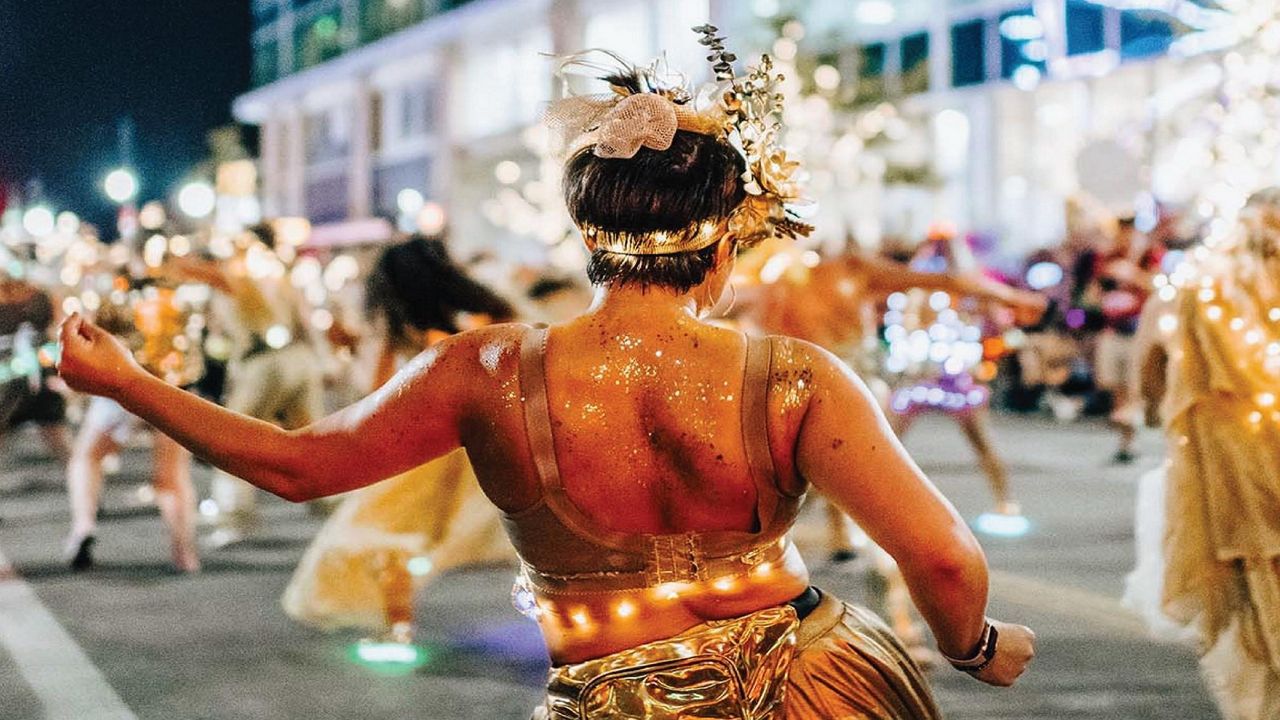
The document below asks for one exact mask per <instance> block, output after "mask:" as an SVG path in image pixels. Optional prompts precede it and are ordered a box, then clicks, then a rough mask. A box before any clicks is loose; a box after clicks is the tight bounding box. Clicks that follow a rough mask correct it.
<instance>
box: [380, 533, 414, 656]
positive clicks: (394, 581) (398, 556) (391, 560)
mask: <svg viewBox="0 0 1280 720" xmlns="http://www.w3.org/2000/svg"><path fill="white" fill-rule="evenodd" d="M377 572H378V585H379V587H381V588H382V602H383V612H384V613H385V618H386V623H387V628H388V635H387V639H388V640H390V641H391V642H398V643H408V642H412V641H413V576H412V575H410V574H409V557H408V555H407V554H406V553H405V552H404V551H402V550H386V551H384V552H382V553H380V557H379V558H378V562H377Z"/></svg>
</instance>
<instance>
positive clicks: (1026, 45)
mask: <svg viewBox="0 0 1280 720" xmlns="http://www.w3.org/2000/svg"><path fill="white" fill-rule="evenodd" d="M1037 28H1039V30H1038V31H1037ZM1047 56H1048V46H1047V45H1046V44H1045V40H1044V26H1043V25H1042V24H1041V23H1040V20H1039V18H1037V17H1036V14H1035V12H1034V11H1033V10H1032V9H1031V8H1030V7H1025V8H1019V9H1017V10H1012V11H1010V12H1007V13H1004V14H1003V15H1001V16H1000V77H1002V78H1004V79H1005V80H1009V79H1011V78H1012V77H1013V74H1014V73H1015V72H1017V71H1018V68H1021V67H1023V66H1027V65H1029V66H1031V67H1034V68H1035V69H1036V70H1037V71H1038V72H1040V73H1042V74H1043V73H1044V70H1045V67H1046V62H1047V60H1048V57H1047Z"/></svg>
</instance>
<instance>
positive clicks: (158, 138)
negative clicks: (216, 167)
mask: <svg viewBox="0 0 1280 720" xmlns="http://www.w3.org/2000/svg"><path fill="white" fill-rule="evenodd" d="M249 32H250V16H249V0H0V184H4V185H7V186H8V187H9V188H10V194H12V191H13V189H15V188H23V187H26V186H27V185H26V184H27V183H28V182H29V181H31V180H34V179H38V180H39V182H40V183H41V185H42V186H43V189H44V199H45V201H46V202H48V203H49V204H50V205H51V206H53V207H54V208H55V209H57V210H62V209H69V210H74V211H76V212H78V213H80V214H81V215H82V216H84V217H85V218H86V219H90V220H92V221H94V222H96V223H98V224H103V223H106V224H110V223H112V222H113V220H112V218H113V210H112V208H111V205H110V203H109V201H107V200H106V198H105V197H104V196H103V193H102V190H101V181H102V178H103V176H104V175H105V174H106V173H107V172H108V171H109V170H110V169H111V168H112V167H114V166H116V165H117V164H118V162H119V155H118V152H117V146H118V144H117V142H116V137H117V132H116V127H117V124H118V120H119V119H120V118H122V117H125V116H131V117H132V118H133V121H134V124H135V126H136V130H135V137H136V143H135V146H136V156H135V158H134V160H135V162H134V164H135V166H136V167H137V170H138V172H139V175H140V176H141V179H142V190H141V196H142V199H143V200H146V199H149V198H153V197H159V196H163V195H165V194H166V193H168V192H169V191H170V189H171V188H172V187H173V186H174V185H175V184H176V183H177V182H178V181H179V180H180V179H181V178H182V177H183V176H184V175H185V174H186V173H187V172H188V171H189V170H190V169H191V168H192V167H193V166H194V165H196V164H197V163H199V162H200V161H201V160H203V159H204V158H205V157H206V155H207V144H206V139H205V135H206V132H207V131H208V130H209V129H211V128H214V127H217V126H219V125H223V124H226V123H227V122H229V121H230V119H231V101H232V99H233V98H234V97H235V96H236V95H238V94H239V93H241V92H243V91H244V90H245V88H247V87H248V84H249V68H250V53H249V47H250V46H249ZM107 234H109V233H107Z"/></svg>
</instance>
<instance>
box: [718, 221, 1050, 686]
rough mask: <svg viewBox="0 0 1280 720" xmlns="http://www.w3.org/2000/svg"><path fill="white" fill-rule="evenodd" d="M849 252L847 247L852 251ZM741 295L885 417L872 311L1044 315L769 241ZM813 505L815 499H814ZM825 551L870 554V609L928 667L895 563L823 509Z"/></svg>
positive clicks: (1005, 298)
mask: <svg viewBox="0 0 1280 720" xmlns="http://www.w3.org/2000/svg"><path fill="white" fill-rule="evenodd" d="M850 246H852V243H850ZM737 277H738V278H740V281H741V284H742V286H743V289H742V290H741V291H740V292H739V295H738V301H737V303H736V308H737V312H736V313H735V317H737V318H739V319H740V320H741V321H742V322H743V323H744V325H746V326H747V327H753V328H755V329H756V330H757V331H761V332H767V333H778V334H784V335H789V336H792V337H797V338H800V339H803V340H807V341H809V342H812V343H814V344H816V345H818V346H820V347H823V348H825V349H827V350H829V351H831V352H833V353H835V354H836V355H837V356H838V357H840V358H842V359H843V360H844V361H845V362H846V363H847V364H848V365H849V366H850V367H851V368H853V369H854V370H855V371H857V372H858V373H859V375H860V376H861V377H862V378H863V379H864V380H865V381H866V382H867V383H868V385H869V387H870V388H871V389H872V391H873V393H874V394H875V396H876V397H877V400H878V401H879V403H880V405H881V407H882V408H884V409H885V411H886V412H887V413H890V415H891V417H892V411H891V410H890V409H889V395H890V388H889V385H888V384H887V383H886V382H885V381H884V380H883V379H882V378H881V377H880V375H881V367H882V359H881V349H880V341H879V338H878V337H877V330H878V324H877V319H878V318H877V310H878V309H879V306H880V305H881V304H882V303H883V302H884V301H885V299H886V298H888V297H889V296H890V295H891V294H893V293H899V292H904V291H908V290H912V289H914V288H921V289H927V290H933V291H942V292H948V293H952V294H954V295H956V296H957V297H973V298H980V299H982V300H987V301H992V302H998V303H1004V304H1007V305H1009V306H1011V307H1013V308H1016V309H1017V310H1018V312H1019V313H1020V314H1021V315H1022V316H1024V317H1025V318H1026V319H1027V320H1028V321H1030V320H1031V319H1032V318H1036V317H1038V316H1039V314H1040V313H1042V312H1043V310H1044V308H1045V301H1044V299H1043V298H1042V297H1040V296H1038V295H1035V294H1032V293H1026V292H1022V291H1018V290H1015V289H1013V288H1010V287H1008V286H1005V285H1003V284H1000V283H997V282H994V281H992V280H989V279H987V278H985V277H983V276H981V275H980V274H976V273H968V274H966V273H961V272H958V271H955V270H954V269H951V270H949V271H948V272H922V271H919V270H916V269H913V268H912V267H911V266H909V265H907V264H905V263H900V262H896V261H893V260H888V259H883V258H879V257H875V256H871V255H868V254H864V253H862V252H860V251H856V250H855V251H853V252H850V253H848V254H845V255H842V256H839V257H835V258H830V259H827V260H821V259H819V258H817V257H816V254H813V253H809V254H806V253H803V252H801V251H799V250H797V249H795V248H794V246H792V245H790V244H784V243H781V242H777V241H773V242H766V243H765V244H764V245H762V246H760V247H759V248H757V249H755V250H753V251H752V252H751V253H750V254H748V255H747V256H746V257H744V258H743V260H742V262H741V263H740V265H739V267H738V270H737ZM814 497H817V494H816V493H815V494H814ZM825 514H826V530H827V532H826V546H827V547H826V549H827V552H828V554H829V557H830V558H831V559H832V560H834V561H844V560H850V559H853V558H854V557H855V556H856V555H857V552H858V548H860V547H862V548H868V549H869V550H870V552H871V561H872V567H873V570H874V573H875V574H874V576H873V583H872V586H873V587H872V595H873V598H874V599H873V605H875V606H876V609H877V610H878V611H880V612H881V613H882V614H884V615H885V616H886V617H887V618H888V619H889V621H890V624H891V626H892V627H893V630H894V632H895V633H896V634H897V635H898V636H899V637H900V638H902V639H903V641H904V642H905V643H906V644H907V646H908V649H909V650H910V651H911V653H912V655H913V657H915V659H916V660H917V661H921V662H933V661H935V660H936V655H935V653H933V651H932V650H931V649H929V648H928V647H927V646H926V645H925V638H924V633H923V631H922V628H920V627H919V624H918V623H917V622H916V620H915V618H914V617H913V615H912V613H911V598H910V596H909V594H908V592H907V586H906V584H905V582H904V581H903V579H902V574H901V573H900V572H899V571H898V569H897V567H896V566H895V564H894V562H893V559H892V558H891V557H890V556H889V555H888V554H887V553H885V552H883V551H882V550H880V549H879V548H876V547H871V546H870V544H869V541H868V540H867V539H866V537H865V535H864V534H863V533H862V532H861V530H859V529H858V528H857V527H856V526H855V525H854V524H853V523H852V521H851V520H850V519H849V518H848V516H847V515H845V513H844V512H843V511H841V510H840V509H839V507H838V506H837V505H836V504H835V503H831V502H826V503H825Z"/></svg>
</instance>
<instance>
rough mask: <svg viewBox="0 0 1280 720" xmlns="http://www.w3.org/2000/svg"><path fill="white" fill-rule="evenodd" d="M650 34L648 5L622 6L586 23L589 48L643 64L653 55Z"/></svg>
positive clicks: (626, 4)
mask: <svg viewBox="0 0 1280 720" xmlns="http://www.w3.org/2000/svg"><path fill="white" fill-rule="evenodd" d="M600 4H601V5H603V4H604V3H600ZM651 31H652V23H651V22H650V18H649V8H648V3H625V4H619V5H616V6H614V7H609V8H608V9H606V10H603V11H601V12H597V13H596V14H595V15H593V16H591V17H590V18H588V19H587V28H586V47H589V48H595V47H599V48H609V49H610V50H613V51H614V52H616V53H618V54H619V55H621V56H622V57H624V58H627V59H629V60H632V61H634V62H638V63H643V62H647V61H648V60H649V58H651V57H652V56H653V55H654V49H653V35H652V32H651ZM692 34H693V33H690V35H692Z"/></svg>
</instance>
